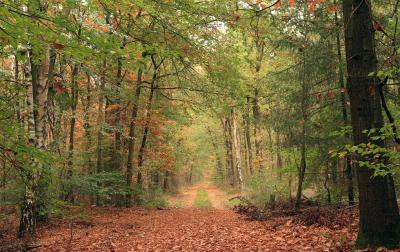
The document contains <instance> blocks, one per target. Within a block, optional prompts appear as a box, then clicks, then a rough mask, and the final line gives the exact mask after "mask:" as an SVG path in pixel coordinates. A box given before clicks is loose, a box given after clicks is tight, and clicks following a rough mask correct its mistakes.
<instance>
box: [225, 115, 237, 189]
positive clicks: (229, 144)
mask: <svg viewBox="0 0 400 252" xmlns="http://www.w3.org/2000/svg"><path fill="white" fill-rule="evenodd" d="M230 121H231V118H230V116H227V117H225V118H224V119H223V120H222V124H223V127H224V132H225V144H226V154H227V159H226V160H227V167H226V169H227V172H228V174H229V176H228V177H229V178H230V180H231V185H232V186H234V185H235V183H236V180H235V166H234V163H233V141H232V138H233V137H232V126H231V122H230Z"/></svg>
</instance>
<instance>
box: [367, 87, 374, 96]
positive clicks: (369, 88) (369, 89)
mask: <svg viewBox="0 0 400 252" xmlns="http://www.w3.org/2000/svg"><path fill="white" fill-rule="evenodd" d="M368 92H369V96H370V97H373V96H374V95H375V90H374V87H373V86H368Z"/></svg>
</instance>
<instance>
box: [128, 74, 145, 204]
mask: <svg viewBox="0 0 400 252" xmlns="http://www.w3.org/2000/svg"><path fill="white" fill-rule="evenodd" d="M141 83H142V69H139V70H138V76H137V83H136V93H135V100H134V101H133V107H132V116H131V123H130V126H129V143H128V161H127V166H126V186H127V187H128V193H127V194H126V207H131V206H132V192H131V188H132V185H133V180H132V176H133V152H134V149H135V120H136V116H137V113H138V107H139V98H140V91H141V86H140V85H141Z"/></svg>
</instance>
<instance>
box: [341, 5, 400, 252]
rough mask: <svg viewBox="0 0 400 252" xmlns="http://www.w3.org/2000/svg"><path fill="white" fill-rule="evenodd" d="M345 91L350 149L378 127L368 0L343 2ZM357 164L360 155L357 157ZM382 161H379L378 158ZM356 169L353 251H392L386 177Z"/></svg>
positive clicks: (396, 227) (398, 228)
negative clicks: (356, 213) (350, 128)
mask: <svg viewBox="0 0 400 252" xmlns="http://www.w3.org/2000/svg"><path fill="white" fill-rule="evenodd" d="M343 8H344V27H345V47H346V62H347V76H348V77H347V87H348V90H349V97H350V103H351V109H350V112H351V122H352V126H353V137H354V145H356V146H357V145H359V144H362V143H368V142H371V143H373V144H376V145H378V146H380V147H384V143H383V141H382V140H381V139H378V140H376V141H373V140H371V139H369V137H368V135H367V134H365V133H363V130H369V129H380V128H382V127H383V116H382V110H381V104H380V94H379V92H377V91H376V92H372V91H373V90H378V85H379V80H378V79H377V78H376V77H374V76H371V77H369V76H368V74H369V73H371V72H376V71H377V67H376V65H377V59H376V53H375V40H374V27H373V25H372V20H371V17H372V13H371V2H370V1H369V0H343ZM357 158H358V159H359V160H362V159H363V157H357ZM381 161H382V162H384V160H381ZM354 166H355V170H356V171H357V179H358V190H359V202H360V224H359V231H358V237H357V241H356V246H355V249H364V248H366V247H367V246H368V245H370V246H371V248H373V249H375V248H378V247H381V246H385V247H387V248H395V247H397V246H398V245H399V241H400V217H399V210H398V206H397V201H396V195H395V190H394V184H393V177H392V176H391V174H389V175H386V176H377V177H373V175H374V170H373V169H369V168H367V167H366V166H363V167H360V166H359V165H357V164H355V165H354Z"/></svg>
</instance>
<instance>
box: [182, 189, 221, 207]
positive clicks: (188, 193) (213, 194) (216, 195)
mask: <svg viewBox="0 0 400 252" xmlns="http://www.w3.org/2000/svg"><path fill="white" fill-rule="evenodd" d="M200 189H203V190H206V191H207V193H208V198H209V199H210V201H211V203H212V205H213V208H214V209H225V208H226V207H225V206H224V204H223V202H224V201H226V200H227V195H226V192H224V191H222V190H221V189H219V188H218V187H217V186H209V185H207V183H201V184H199V185H196V186H190V187H185V188H183V195H184V201H185V202H184V204H183V207H185V208H194V200H195V199H196V195H197V191H198V190H200Z"/></svg>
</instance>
